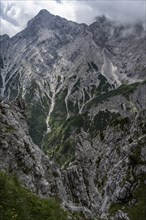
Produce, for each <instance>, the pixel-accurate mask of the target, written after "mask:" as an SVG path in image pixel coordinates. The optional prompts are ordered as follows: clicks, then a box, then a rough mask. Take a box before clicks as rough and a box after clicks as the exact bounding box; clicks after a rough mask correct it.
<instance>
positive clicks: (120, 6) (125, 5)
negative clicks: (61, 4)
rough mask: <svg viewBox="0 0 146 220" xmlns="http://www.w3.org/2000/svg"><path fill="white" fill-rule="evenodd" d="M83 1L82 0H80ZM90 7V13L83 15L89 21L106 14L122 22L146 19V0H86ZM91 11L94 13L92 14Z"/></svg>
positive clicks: (143, 20) (78, 15) (78, 17)
mask: <svg viewBox="0 0 146 220" xmlns="http://www.w3.org/2000/svg"><path fill="white" fill-rule="evenodd" d="M80 2H81V3H83V1H82V0H80ZM84 2H85V4H86V5H87V7H90V10H89V14H88V15H87V14H86V15H84V14H83V12H81V13H82V15H83V17H84V19H85V20H86V22H87V23H90V22H91V21H93V20H94V18H93V16H100V15H103V14H104V15H106V16H107V17H109V18H111V19H112V20H116V21H118V22H121V23H135V22H145V21H146V2H145V0H107V1H106V0H92V1H84ZM90 11H91V12H92V14H90ZM76 16H77V20H78V19H79V20H80V17H81V15H80V11H77V13H76Z"/></svg>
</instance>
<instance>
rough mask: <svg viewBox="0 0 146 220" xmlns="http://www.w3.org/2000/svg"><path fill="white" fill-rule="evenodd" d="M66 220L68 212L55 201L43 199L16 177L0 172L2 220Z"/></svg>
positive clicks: (0, 219) (0, 215)
mask: <svg viewBox="0 0 146 220" xmlns="http://www.w3.org/2000/svg"><path fill="white" fill-rule="evenodd" d="M22 219H23V220H40V219H42V220H66V219H67V212H65V211H64V210H62V209H61V208H60V205H59V203H58V202H57V201H55V200H53V199H41V198H39V197H38V196H36V195H34V194H33V193H32V192H30V191H29V190H27V189H25V188H23V187H22V186H21V185H20V183H19V181H18V179H17V178H16V177H11V176H7V175H6V174H4V173H3V172H0V220H22Z"/></svg>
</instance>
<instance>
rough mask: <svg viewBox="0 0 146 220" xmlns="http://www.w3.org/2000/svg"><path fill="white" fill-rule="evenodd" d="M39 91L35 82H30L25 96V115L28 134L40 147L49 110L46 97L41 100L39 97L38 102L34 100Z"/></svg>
mask: <svg viewBox="0 0 146 220" xmlns="http://www.w3.org/2000/svg"><path fill="white" fill-rule="evenodd" d="M36 91H38V92H39V93H40V90H39V86H38V85H37V84H36V82H32V85H31V87H30V90H29V92H28V93H27V94H26V97H25V98H26V102H27V106H26V115H27V122H28V126H29V134H30V136H31V138H32V140H33V142H34V143H35V144H37V145H39V146H41V142H42V138H43V135H44V133H45V132H46V129H47V127H46V118H47V113H48V112H47V111H48V109H49V106H48V103H49V100H48V99H47V98H46V97H43V98H41V94H40V96H39V99H40V100H39V101H37V100H35V93H36Z"/></svg>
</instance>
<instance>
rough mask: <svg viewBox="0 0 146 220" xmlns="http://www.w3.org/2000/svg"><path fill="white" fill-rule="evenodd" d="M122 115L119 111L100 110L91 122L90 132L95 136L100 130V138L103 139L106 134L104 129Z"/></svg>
mask: <svg viewBox="0 0 146 220" xmlns="http://www.w3.org/2000/svg"><path fill="white" fill-rule="evenodd" d="M119 116H120V114H119V113H115V112H110V111H108V110H107V109H106V111H99V112H98V114H97V115H96V116H95V117H94V119H93V121H92V122H91V125H90V128H89V132H90V134H91V136H95V135H96V134H97V133H98V132H99V131H100V138H101V139H102V140H103V139H104V136H103V133H102V131H103V130H104V129H105V128H106V127H107V125H108V124H110V123H112V121H113V120H115V119H116V118H118V117H119Z"/></svg>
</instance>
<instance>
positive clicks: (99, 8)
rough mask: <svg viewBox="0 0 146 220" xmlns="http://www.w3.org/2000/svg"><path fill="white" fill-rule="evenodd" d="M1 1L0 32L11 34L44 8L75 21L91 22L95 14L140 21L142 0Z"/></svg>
mask: <svg viewBox="0 0 146 220" xmlns="http://www.w3.org/2000/svg"><path fill="white" fill-rule="evenodd" d="M59 2H60V3H57V1H55V0H48V1H47V0H46V1H43V0H26V1H19V0H15V1H6V0H5V1H4V0H1V6H2V7H1V8H2V13H1V14H2V18H1V23H2V25H1V34H4V33H7V34H9V35H10V36H13V35H14V34H16V33H17V32H19V31H21V30H22V29H23V28H25V27H26V24H27V22H28V20H30V19H31V18H32V17H34V16H35V15H36V14H37V13H38V12H39V11H40V10H41V9H47V10H48V11H50V12H51V13H52V14H55V15H60V16H62V17H65V18H67V19H69V20H73V21H77V22H79V23H81V22H84V23H88V24H89V23H91V22H93V21H94V18H95V17H96V16H98V15H103V14H105V15H107V16H108V17H110V18H111V19H114V20H117V21H121V22H135V21H144V17H145V13H146V11H145V5H144V2H145V0H137V1H132V0H117V1H116V0H107V1H106V0H92V1H90V0H89V1H82V0H76V1H72V0H70V1H69V0H68V1H67V0H62V1H59Z"/></svg>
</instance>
